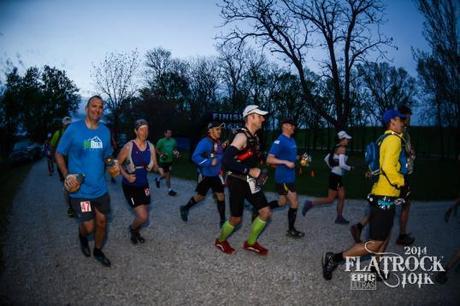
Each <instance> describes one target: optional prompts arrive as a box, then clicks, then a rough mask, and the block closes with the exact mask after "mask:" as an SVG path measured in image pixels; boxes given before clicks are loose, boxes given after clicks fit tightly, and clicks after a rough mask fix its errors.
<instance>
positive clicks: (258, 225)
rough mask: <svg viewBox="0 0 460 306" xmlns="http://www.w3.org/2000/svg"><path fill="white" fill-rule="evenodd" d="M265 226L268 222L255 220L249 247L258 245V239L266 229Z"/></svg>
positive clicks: (249, 238) (258, 218) (250, 234)
mask: <svg viewBox="0 0 460 306" xmlns="http://www.w3.org/2000/svg"><path fill="white" fill-rule="evenodd" d="M265 224H267V222H266V221H264V220H262V219H260V217H257V218H255V219H254V222H252V226H251V232H250V233H249V237H248V244H249V245H253V244H254V243H256V240H257V237H259V235H260V233H261V232H262V231H263V230H264V228H265Z"/></svg>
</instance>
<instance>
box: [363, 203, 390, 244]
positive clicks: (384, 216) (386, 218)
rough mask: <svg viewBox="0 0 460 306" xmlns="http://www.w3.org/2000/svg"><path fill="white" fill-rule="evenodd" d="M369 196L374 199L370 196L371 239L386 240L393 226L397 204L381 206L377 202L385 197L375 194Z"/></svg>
mask: <svg viewBox="0 0 460 306" xmlns="http://www.w3.org/2000/svg"><path fill="white" fill-rule="evenodd" d="M369 197H372V198H373V201H372V200H369V198H368V201H369V204H370V215H369V217H370V218H369V238H370V239H371V240H377V241H385V240H386V239H387V238H388V237H389V235H390V233H391V229H392V228H393V220H394V216H395V210H396V209H395V205H394V204H393V205H390V206H388V207H386V208H381V207H379V205H377V203H376V202H377V201H378V200H379V199H382V198H383V197H381V196H373V195H370V196H369Z"/></svg>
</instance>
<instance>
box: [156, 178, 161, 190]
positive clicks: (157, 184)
mask: <svg viewBox="0 0 460 306" xmlns="http://www.w3.org/2000/svg"><path fill="white" fill-rule="evenodd" d="M155 185H156V186H157V188H160V180H159V179H158V178H157V177H156V178H155Z"/></svg>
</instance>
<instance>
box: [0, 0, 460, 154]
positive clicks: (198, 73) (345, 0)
mask: <svg viewBox="0 0 460 306" xmlns="http://www.w3.org/2000/svg"><path fill="white" fill-rule="evenodd" d="M417 4H418V8H419V10H420V12H422V14H423V15H424V17H425V24H424V29H423V33H424V36H425V38H426V39H427V41H428V43H429V45H430V48H431V50H429V51H420V50H414V51H413V54H414V59H415V60H416V61H417V72H418V76H417V78H415V77H413V76H410V75H409V74H408V72H407V71H406V70H405V69H404V68H402V67H395V66H393V65H392V64H391V63H390V62H389V61H388V59H387V58H386V54H385V48H388V47H390V48H391V47H395V46H394V45H393V40H392V39H391V37H388V36H386V35H385V34H384V33H381V31H380V30H379V29H380V26H381V25H382V24H383V23H384V18H385V12H384V6H383V3H382V2H380V1H375V0H342V1H334V0H308V1H307V0H306V1H297V0H232V1H230V0H222V1H220V4H219V5H220V7H221V17H222V21H223V25H222V29H223V32H222V33H221V34H220V35H219V36H218V37H216V42H217V45H218V47H217V56H213V57H198V58H192V59H180V58H176V57H174V55H173V54H172V53H171V52H170V51H169V50H167V49H164V48H161V47H158V48H154V49H152V50H148V51H147V52H146V53H145V54H139V52H138V51H136V50H135V51H132V52H125V53H109V54H107V55H106V57H105V58H104V60H103V61H102V62H100V63H96V64H94V65H93V67H92V68H91V72H92V79H93V81H94V84H95V86H96V91H97V92H98V93H101V94H102V95H103V96H104V97H105V99H106V102H107V103H106V104H107V108H108V109H109V112H108V116H107V119H108V121H109V122H110V124H111V128H112V130H113V132H114V133H115V134H116V135H118V134H120V133H126V131H131V130H132V122H133V121H134V120H135V119H136V118H139V117H143V118H145V119H147V120H149V122H150V124H151V125H152V132H154V135H153V136H154V137H158V136H160V135H161V133H162V130H163V129H164V128H165V127H169V128H172V129H174V130H175V131H176V133H177V134H180V135H183V136H193V134H194V133H197V131H198V130H199V129H200V126H201V125H202V122H203V117H205V114H207V113H209V112H211V111H213V112H229V113H232V112H236V113H240V112H241V111H242V109H243V108H244V106H245V105H247V104H258V105H260V106H261V107H262V108H264V109H267V110H268V111H270V116H269V117H268V122H267V124H266V127H267V128H269V129H276V128H277V124H278V122H279V121H280V120H281V119H282V118H284V117H288V116H289V117H291V118H293V119H294V120H295V121H296V122H298V124H299V127H300V128H306V129H312V130H318V129H320V128H325V127H332V128H335V129H336V130H339V129H346V128H349V127H363V126H369V125H374V126H376V125H381V117H382V114H383V112H384V111H385V110H386V109H387V108H390V107H396V106H397V105H399V104H405V105H408V106H417V107H418V108H420V109H422V113H423V116H424V117H423V119H424V120H425V121H424V122H427V123H428V122H429V120H431V118H434V120H431V122H429V123H432V124H436V125H437V126H439V127H440V129H439V131H440V134H441V137H442V130H443V129H442V128H443V127H453V128H456V129H457V131H459V130H460V122H459V121H460V119H459V118H460V101H459V99H460V98H459V97H460V93H459V84H460V82H459V81H460V80H459V79H460V76H459V75H460V68H459V63H460V61H459V49H458V36H457V32H456V29H457V25H458V20H457V18H458V16H457V15H456V12H457V11H458V5H457V3H455V2H454V1H451V0H419V1H418V2H417ZM314 49H315V50H318V49H319V50H322V55H323V57H322V58H319V59H318V58H315V56H314V55H311V51H312V50H314ZM313 61H314V62H315V63H316V66H318V67H319V68H318V69H315V72H313V70H312V62H313ZM30 69H32V70H34V71H35V74H37V75H40V73H41V72H40V70H38V69H37V68H30ZM46 69H48V70H49V69H54V71H58V70H57V69H56V68H50V67H46V66H45V69H43V71H45V70H46ZM60 72H61V74H64V75H65V72H64V71H60ZM28 73H29V70H28V71H27V72H26V74H25V75H24V76H19V75H18V73H17V71H14V70H13V71H11V72H9V73H8V74H7V81H6V84H5V86H4V88H5V90H4V93H3V95H2V96H3V98H2V105H1V108H0V115H1V116H4V117H5V118H6V117H8V118H11V120H10V121H12V122H14V119H13V118H19V117H18V116H17V117H14V114H12V113H14V111H12V109H13V110H14V109H15V107H16V109H19V110H25V109H27V108H25V107H23V106H21V105H22V104H21V103H32V102H31V101H32V100H30V99H31V96H30V95H28V96H27V99H25V98H24V97H25V96H24V95H25V93H26V92H28V90H27V86H25V87H24V88H22V87H15V86H16V85H15V84H16V83H15V81H14V80H15V78H16V79H18V80H22V81H21V82H23V80H27V79H29V78H30V76H28ZM30 73H31V72H30ZM30 73H29V74H30ZM21 82H20V83H21ZM45 82H49V81H47V80H45V79H43V78H42V79H41V80H40V82H36V83H40V84H41V85H40V86H42V87H43V84H45ZM69 82H70V83H67V85H68V86H69V87H68V88H69V90H66V93H68V95H67V96H65V95H64V96H65V97H69V100H66V101H68V102H64V100H62V99H61V100H56V101H57V103H56V104H58V105H60V106H55V109H54V112H51V111H53V110H51V111H50V112H49V113H47V114H45V116H46V118H48V119H49V118H55V117H54V116H56V117H59V116H60V115H62V114H64V113H69V112H71V111H73V110H75V108H76V106H75V104H74V102H72V101H75V100H72V99H74V97H76V96H77V92H78V89H76V88H75V85H74V84H73V83H72V82H71V81H70V80H69ZM26 83H27V82H26ZM24 84H25V83H24ZM69 84H71V85H69ZM18 88H19V89H21V88H22V89H23V90H24V92H23V93H19V91H20V90H19V91H18ZM66 88H67V87H66ZM42 92H43V93H42V94H46V95H47V94H48V92H45V91H42ZM70 93H72V94H70ZM15 95H17V96H15ZM17 97H20V99H19V100H17ZM60 97H62V95H61V96H60ZM49 98H50V99H51V98H52V97H51V96H50V97H49ZM21 99H22V100H21ZM34 99H35V98H34ZM36 99H37V100H36V101H39V100H38V98H36ZM42 100H43V99H42ZM45 100H46V99H44V101H45ZM8 101H9V102H8ZM15 101H27V102H15ZM46 101H49V99H48V100H46ZM34 103H37V102H34ZM40 103H44V102H40ZM51 103H52V102H51ZM66 103H67V104H66ZM11 104H15V105H14V107H13V106H12V105H11ZM16 104H17V105H16ZM61 106H62V108H61ZM32 109H33V107H32V108H31V110H30V113H31V112H32ZM43 109H47V108H42V110H43ZM47 110H48V109H47ZM61 110H62V112H61V113H59V112H60V111H61ZM27 113H28V114H29V110H28V111H27ZM15 114H16V113H15ZM35 116H40V115H39V114H36V113H35ZM20 118H21V120H30V118H32V117H31V116H30V114H29V115H27V116H26V115H25V114H22V113H21V116H20ZM36 118H39V117H36ZM37 121H39V122H42V121H43V120H41V119H40V120H37ZM44 121H46V120H44ZM2 122H4V121H3V120H2ZM20 122H23V121H20ZM27 124H29V123H27ZM36 124H38V123H36ZM42 124H43V126H41V127H40V128H41V129H42V130H43V131H45V130H46V125H45V124H46V123H42ZM24 125H26V123H25V121H24ZM29 125H30V124H29ZM26 127H27V129H28V130H29V128H34V126H33V125H30V126H26ZM1 128H2V129H4V128H5V129H6V130H7V131H10V132H11V129H12V128H13V127H12V126H11V123H8V124H7V123H6V121H5V124H4V125H3V126H2V127H1ZM40 133H41V132H40ZM35 136H36V137H39V136H43V135H39V132H37V134H36V135H35ZM456 138H457V141H456V152H457V154H458V153H460V132H457V137H456Z"/></svg>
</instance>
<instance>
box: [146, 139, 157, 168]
mask: <svg viewBox="0 0 460 306" xmlns="http://www.w3.org/2000/svg"><path fill="white" fill-rule="evenodd" d="M147 147H148V148H149V151H150V162H149V164H148V165H147V171H151V170H152V168H153V156H154V155H153V154H156V153H155V146H154V145H153V143H151V142H150V141H148V140H147Z"/></svg>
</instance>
